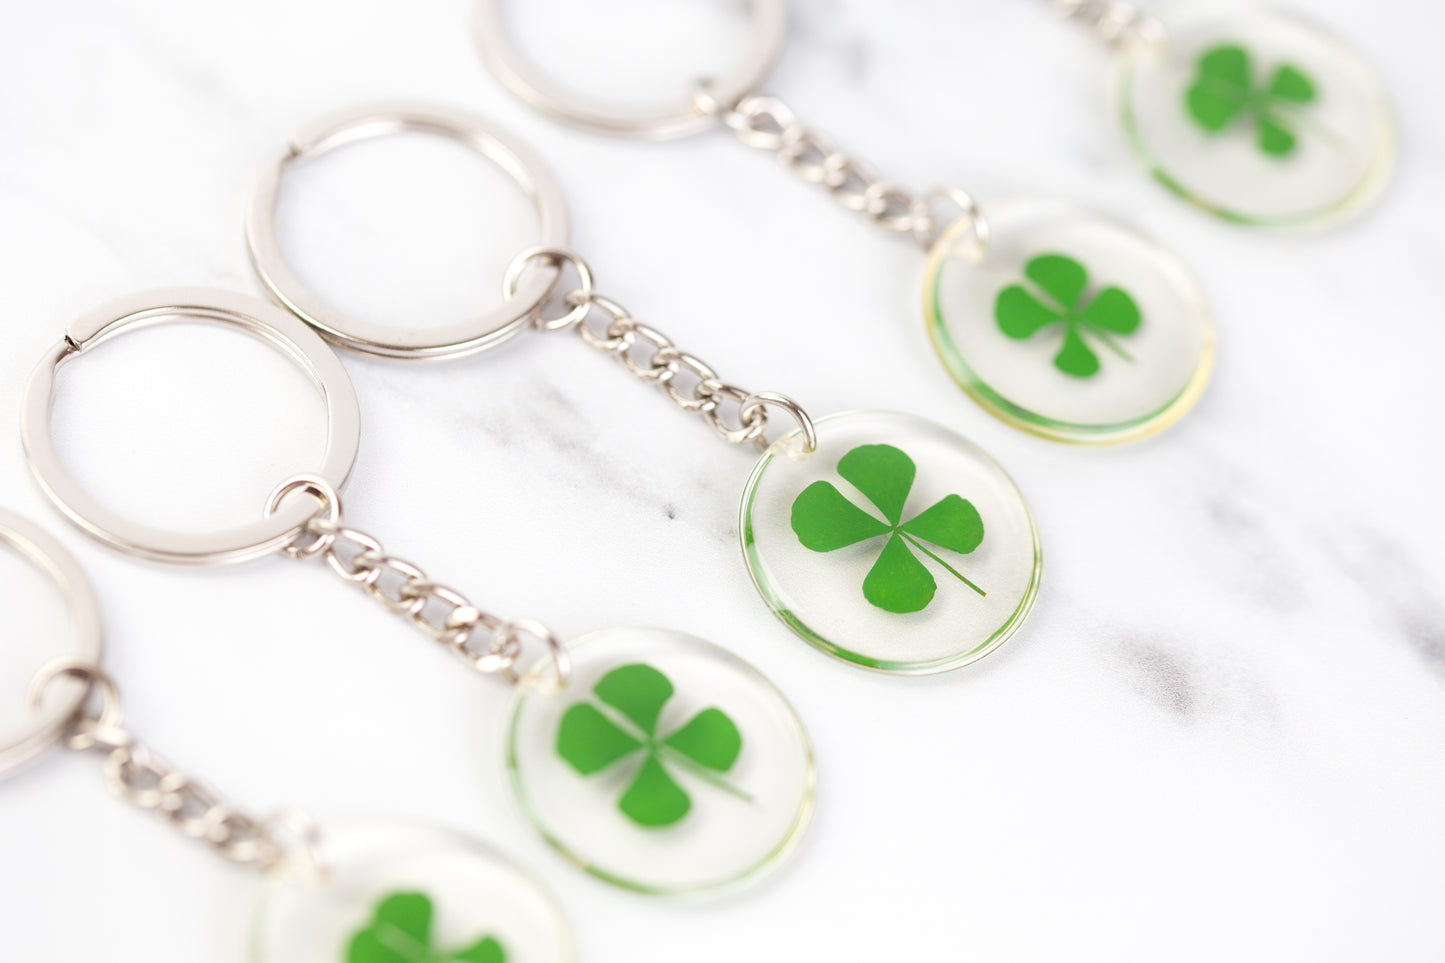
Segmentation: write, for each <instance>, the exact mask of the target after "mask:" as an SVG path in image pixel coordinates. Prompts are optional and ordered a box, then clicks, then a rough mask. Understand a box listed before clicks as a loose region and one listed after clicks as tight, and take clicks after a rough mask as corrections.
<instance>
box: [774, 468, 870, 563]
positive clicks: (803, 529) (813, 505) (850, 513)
mask: <svg viewBox="0 0 1445 963" xmlns="http://www.w3.org/2000/svg"><path fill="white" fill-rule="evenodd" d="M792 521H793V531H794V532H795V533H796V534H797V536H798V541H799V542H802V543H803V547H804V548H810V549H812V550H813V551H815V552H832V551H835V550H837V549H840V548H847V547H848V546H849V545H856V544H857V543H858V542H861V541H863V540H864V539H867V538H876V537H877V536H879V535H886V534H888V530H889V528H888V525H886V524H885V523H883V522H880V521H879V520H878V519H876V518H874V517H873V516H872V515H869V514H868V513H867V512H865V511H864V510H863V509H861V508H859V507H858V506H857V505H855V504H853V503H852V502H851V501H849V500H848V499H847V497H845V496H844V495H843V493H842V492H840V491H838V489H837V488H836V487H834V485H833V483H832V482H826V481H816V482H813V484H811V485H809V486H808V487H807V488H805V489H803V491H802V494H800V495H799V496H798V497H797V498H796V499H795V500H794V501H793V519H792Z"/></svg>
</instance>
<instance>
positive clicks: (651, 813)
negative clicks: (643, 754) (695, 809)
mask: <svg viewBox="0 0 1445 963" xmlns="http://www.w3.org/2000/svg"><path fill="white" fill-rule="evenodd" d="M617 805H618V808H619V809H621V810H622V811H623V813H625V814H626V815H627V818H629V819H631V820H632V821H633V822H635V823H637V824H638V825H639V826H651V827H658V826H670V825H672V824H673V823H675V822H677V821H678V820H679V819H681V818H682V817H683V816H686V815H687V812H688V810H689V809H691V808H692V800H690V799H688V798H687V793H685V792H683V791H682V789H681V788H679V787H678V785H677V783H675V782H673V781H672V777H671V776H669V775H668V774H667V770H666V769H664V768H662V764H661V763H660V762H658V761H657V756H655V755H651V754H649V755H648V757H647V761H646V762H644V763H643V764H642V768H641V769H639V770H638V771H637V778H635V779H633V780H632V785H631V786H628V787H627V792H625V793H623V795H622V799H621V801H620V802H618V804H617Z"/></svg>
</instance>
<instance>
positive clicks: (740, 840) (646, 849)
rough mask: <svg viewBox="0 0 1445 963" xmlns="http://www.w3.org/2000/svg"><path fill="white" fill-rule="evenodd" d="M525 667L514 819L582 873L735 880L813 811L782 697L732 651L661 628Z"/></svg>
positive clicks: (667, 880) (618, 635)
mask: <svg viewBox="0 0 1445 963" xmlns="http://www.w3.org/2000/svg"><path fill="white" fill-rule="evenodd" d="M568 652H569V655H570V656H571V662H572V675H571V680H570V681H569V682H568V684H567V686H566V688H564V689H562V690H561V691H555V690H552V689H551V688H550V687H549V686H547V685H546V684H545V680H543V679H542V678H541V676H542V674H543V673H544V671H545V670H544V669H542V668H538V669H536V670H534V673H533V676H529V677H528V681H529V682H532V683H534V684H528V685H523V686H522V687H521V690H520V691H521V692H522V694H521V695H520V696H519V697H518V699H517V702H516V706H515V708H514V710H513V712H512V722H511V727H510V732H509V734H508V751H507V766H508V769H509V770H510V774H511V781H512V787H513V789H514V790H515V792H516V795H517V799H518V801H519V803H520V804H521V807H522V810H523V812H524V813H525V814H526V816H527V818H528V819H529V820H531V822H532V823H533V824H534V825H535V826H536V827H537V829H538V831H540V832H541V834H542V835H543V837H544V838H546V840H547V841H548V842H549V843H551V844H552V846H554V847H555V848H556V849H557V850H558V851H559V852H561V853H562V855H564V856H565V857H566V858H567V859H568V860H569V861H570V862H572V863H574V864H576V865H577V866H579V867H581V868H582V869H584V870H586V871H587V872H589V873H591V874H592V875H593V876H596V877H598V878H599V879H603V880H606V881H607V882H609V883H613V884H615V885H617V886H622V887H625V888H627V889H631V890H635V891H637V892H642V893H653V894H683V893H700V892H706V891H709V890H718V889H721V888H728V887H732V886H736V885H738V884H740V883H742V882H744V881H747V880H750V879H752V878H754V877H755V876H757V875H758V874H759V873H761V872H763V871H764V870H766V869H768V868H769V867H771V866H773V865H774V864H776V863H777V862H778V861H779V860H781V859H782V858H783V856H784V855H786V854H787V853H788V852H789V851H790V850H791V849H792V847H793V845H794V844H795V843H796V842H797V840H798V839H799V838H800V837H801V836H802V834H803V831H804V829H805V828H806V827H807V824H808V820H809V817H810V816H811V814H812V808H813V757H812V750H811V748H810V746H809V743H808V737H807V735H806V734H805V733H804V731H803V727H802V724H801V723H800V722H799V721H798V717H797V716H796V715H795V714H794V712H793V709H792V707H791V706H790V705H788V703H787V701H786V700H785V699H784V698H783V696H782V695H781V694H780V693H779V692H778V690H777V689H775V688H773V686H772V684H771V683H769V682H768V681H767V680H766V679H765V678H763V677H762V676H761V675H760V674H759V673H758V672H757V670H755V669H753V668H752V667H751V666H749V665H748V664H747V663H745V662H743V661H742V660H741V659H739V658H737V657H736V656H734V655H732V654H731V653H729V652H727V651H726V650H724V649H721V648H719V647H717V646H715V645H712V644H711V643H709V642H704V641H703V640H701V639H698V638H694V637H693V636H690V635H685V634H682V633H679V632H672V631H667V630H663V629H611V630H608V631H605V632H597V633H593V634H592V635H588V636H585V637H584V638H582V639H580V640H579V641H578V642H577V643H576V644H575V645H573V646H572V647H570V648H569V650H568Z"/></svg>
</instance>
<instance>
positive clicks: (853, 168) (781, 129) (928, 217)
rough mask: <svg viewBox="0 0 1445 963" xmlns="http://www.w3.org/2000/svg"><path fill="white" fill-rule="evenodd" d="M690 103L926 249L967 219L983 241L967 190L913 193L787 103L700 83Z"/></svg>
mask: <svg viewBox="0 0 1445 963" xmlns="http://www.w3.org/2000/svg"><path fill="white" fill-rule="evenodd" d="M693 109H694V110H696V111H697V112H698V113H700V114H703V115H705V116H709V117H715V118H717V119H718V120H719V121H720V122H721V123H723V124H724V125H726V126H727V128H728V129H729V130H731V131H732V132H733V133H734V134H735V135H736V136H737V138H738V140H740V141H742V142H743V143H744V144H746V145H748V146H749V147H756V148H758V149H759V150H765V151H768V152H769V153H772V154H775V155H777V158H778V160H779V161H781V162H782V164H783V166H784V167H786V168H788V169H789V170H791V171H792V172H793V173H795V174H797V175H798V176H799V177H801V178H802V179H803V180H805V181H807V182H808V183H810V184H818V185H820V186H822V187H823V188H824V189H825V190H826V191H827V192H828V194H829V195H831V196H832V197H833V199H834V200H836V201H837V202H838V203H839V204H842V205H843V206H844V207H846V208H847V209H848V210H850V211H858V212H859V213H861V214H863V215H865V216H866V217H867V218H868V219H869V220H870V221H871V222H872V223H873V224H875V225H877V226H878V227H879V228H881V229H883V230H884V231H887V232H889V233H890V234H905V235H908V236H910V237H912V238H913V240H914V241H916V242H917V243H918V244H919V245H920V246H921V247H923V248H925V249H929V248H932V247H933V245H934V244H935V243H937V241H938V238H939V236H940V235H941V234H942V233H943V231H944V230H945V229H946V228H949V227H951V226H952V225H954V224H956V223H958V222H959V221H964V220H967V221H968V222H969V224H970V226H971V227H970V230H971V231H972V233H973V241H974V243H976V244H977V245H978V246H980V247H982V246H983V245H984V244H985V243H986V242H987V239H988V224H987V222H986V221H985V220H984V216H983V213H982V211H980V210H979V206H978V203H977V202H976V201H975V200H974V199H973V197H972V196H971V195H969V194H968V193H967V192H965V191H963V190H960V189H959V188H957V187H940V188H935V189H934V190H931V191H929V192H927V193H926V194H921V195H918V196H914V195H913V194H911V193H909V192H908V191H906V190H904V189H903V188H901V187H897V186H895V185H893V184H889V183H888V182H886V181H884V180H882V179H881V178H880V177H879V176H878V175H877V174H876V173H875V172H874V170H873V169H872V168H871V167H869V166H868V165H867V164H865V163H863V162H862V161H860V160H858V159H857V158H854V157H850V156H849V155H847V154H845V153H843V152H842V151H840V150H839V149H838V148H837V147H835V146H834V145H833V143H832V142H831V141H830V140H828V139H827V138H826V137H824V136H823V135H821V134H818V133H815V132H814V131H812V130H809V129H808V128H807V127H804V126H803V125H802V124H800V123H799V122H798V118H797V115H796V114H794V113H793V109H792V108H791V107H789V106H788V105H787V104H785V103H783V101H781V100H779V99H778V98H777V97H771V96H768V95H765V94H748V95H747V96H745V97H742V98H741V99H739V100H738V101H737V102H736V103H732V104H725V103H722V102H721V101H719V100H718V99H717V98H715V97H713V96H712V93H711V92H710V90H709V88H708V86H707V85H706V84H703V85H702V86H701V87H699V88H698V90H697V91H696V92H695V93H694V94H693ZM944 205H948V206H949V207H951V208H952V211H951V216H948V217H941V216H939V209H940V208H941V207H942V206H944Z"/></svg>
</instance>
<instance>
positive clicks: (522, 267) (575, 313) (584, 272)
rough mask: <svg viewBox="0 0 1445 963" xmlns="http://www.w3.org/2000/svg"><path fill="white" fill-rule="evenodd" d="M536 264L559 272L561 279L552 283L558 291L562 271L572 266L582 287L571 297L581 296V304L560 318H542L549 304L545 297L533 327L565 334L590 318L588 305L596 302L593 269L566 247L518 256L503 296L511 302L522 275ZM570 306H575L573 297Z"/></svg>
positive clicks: (538, 249)
mask: <svg viewBox="0 0 1445 963" xmlns="http://www.w3.org/2000/svg"><path fill="white" fill-rule="evenodd" d="M533 261H544V262H546V263H547V264H550V265H551V266H552V268H553V270H555V271H556V272H557V277H556V278H553V280H552V285H553V287H554V288H555V286H556V284H557V282H558V281H559V280H561V278H562V268H563V267H564V266H566V265H568V264H570V265H572V269H573V270H574V271H576V272H577V278H578V281H579V283H580V285H581V286H580V287H579V288H578V289H577V290H576V291H573V292H571V294H578V295H581V299H579V302H578V303H573V304H572V310H570V311H568V312H567V313H566V314H564V315H562V316H561V317H560V318H544V317H542V305H543V304H545V303H546V301H547V298H546V297H544V298H543V299H542V300H541V301H540V302H538V304H537V306H536V307H535V308H533V309H532V323H533V325H534V326H535V327H537V328H539V329H541V330H543V331H561V330H563V329H565V328H570V327H572V326H573V325H574V324H577V323H578V322H580V321H581V320H582V319H583V318H585V317H587V312H588V310H589V308H588V302H589V301H590V300H591V298H592V269H591V268H590V267H588V266H587V262H586V261H584V260H582V255H580V254H578V253H577V252H576V251H572V250H568V249H567V248H565V247H534V248H528V249H527V250H525V251H523V252H522V253H521V254H518V255H517V256H516V257H515V258H513V259H512V263H511V264H508V265H507V273H506V274H505V275H504V276H503V278H502V296H503V297H504V298H505V299H506V300H508V301H510V300H511V299H512V298H513V297H515V296H516V294H517V288H518V286H519V285H520V283H521V280H522V275H523V274H525V273H526V271H527V268H528V267H529V266H530V265H531V263H532V262H533ZM550 294H551V290H549V291H548V295H549V296H550ZM568 302H569V303H572V298H571V296H570V295H569V297H568Z"/></svg>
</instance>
